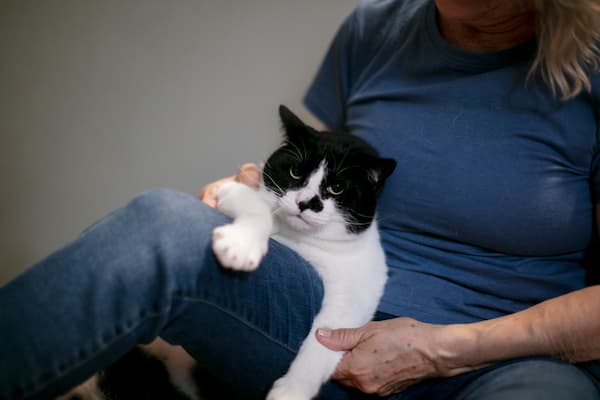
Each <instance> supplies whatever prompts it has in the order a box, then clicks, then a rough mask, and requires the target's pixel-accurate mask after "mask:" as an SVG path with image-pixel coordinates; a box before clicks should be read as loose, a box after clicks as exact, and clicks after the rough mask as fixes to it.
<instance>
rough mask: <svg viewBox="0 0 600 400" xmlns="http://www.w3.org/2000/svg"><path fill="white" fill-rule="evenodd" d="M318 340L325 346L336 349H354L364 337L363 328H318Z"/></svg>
mask: <svg viewBox="0 0 600 400" xmlns="http://www.w3.org/2000/svg"><path fill="white" fill-rule="evenodd" d="M316 335H317V340H318V341H319V343H321V344H322V345H323V346H325V347H327V348H329V349H331V350H336V351H345V350H352V349H353V348H354V347H355V346H356V345H357V344H358V343H359V342H360V339H361V337H362V329H361V328H358V329H351V328H342V329H327V328H319V329H317V333H316Z"/></svg>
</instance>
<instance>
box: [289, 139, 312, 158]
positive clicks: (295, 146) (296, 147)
mask: <svg viewBox="0 0 600 400" xmlns="http://www.w3.org/2000/svg"><path fill="white" fill-rule="evenodd" d="M286 144H287V145H288V146H290V147H292V148H293V149H295V150H296V152H297V155H298V159H299V161H303V160H305V153H306V149H305V151H304V152H303V151H302V150H300V148H299V147H298V146H297V145H296V144H295V143H293V142H291V141H289V140H288V141H287V142H286ZM306 156H307V155H306Z"/></svg>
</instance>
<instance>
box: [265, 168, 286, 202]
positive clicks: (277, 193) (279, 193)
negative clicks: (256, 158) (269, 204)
mask: <svg viewBox="0 0 600 400" xmlns="http://www.w3.org/2000/svg"><path fill="white" fill-rule="evenodd" d="M263 176H266V177H267V178H269V180H270V181H271V183H273V185H274V186H275V188H276V189H277V190H278V192H276V193H275V194H276V195H278V196H282V195H283V193H285V190H283V188H282V187H281V186H279V184H278V183H277V182H276V181H275V179H273V177H272V176H271V175H269V174H268V173H267V172H265V171H264V170H263Z"/></svg>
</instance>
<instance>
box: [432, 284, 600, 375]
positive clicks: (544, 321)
mask: <svg viewBox="0 0 600 400" xmlns="http://www.w3.org/2000/svg"><path fill="white" fill-rule="evenodd" d="M447 329H448V330H449V331H451V332H452V334H451V335H449V336H447V337H453V338H454V339H453V343H447V345H446V346H444V345H442V346H440V348H441V349H443V350H442V351H441V354H440V355H439V356H440V360H441V363H442V364H444V365H445V368H444V369H446V370H447V371H448V375H454V374H456V373H460V372H462V371H464V370H465V369H474V368H478V367H481V366H484V365H487V364H490V363H492V362H494V361H500V360H506V359H511V358H517V357H525V356H536V355H546V356H552V357H557V358H561V359H564V360H567V361H569V362H580V361H589V360H594V359H600V286H591V287H588V288H585V289H582V290H579V291H576V292H572V293H569V294H566V295H564V296H560V297H557V298H554V299H551V300H547V301H545V302H543V303H540V304H537V305H535V306H533V307H531V308H528V309H526V310H523V311H521V312H518V313H515V314H511V315H507V316H505V317H500V318H495V319H491V320H487V321H482V322H477V323H473V324H464V325H460V324H459V325H449V326H448V327H447Z"/></svg>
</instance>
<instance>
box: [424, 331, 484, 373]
mask: <svg viewBox="0 0 600 400" xmlns="http://www.w3.org/2000/svg"><path fill="white" fill-rule="evenodd" d="M436 336H437V337H436V340H435V343H436V345H435V348H434V354H433V357H434V363H435V365H436V368H437V370H438V372H439V374H440V376H442V377H449V376H455V375H458V374H461V373H464V372H468V371H472V370H475V369H477V368H481V367H483V366H485V365H487V364H489V362H486V361H484V360H481V359H480V354H479V352H478V348H479V347H480V344H479V343H480V331H479V329H477V327H476V325H475V324H452V325H443V326H440V327H439V329H438V332H437V335H436Z"/></svg>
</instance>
